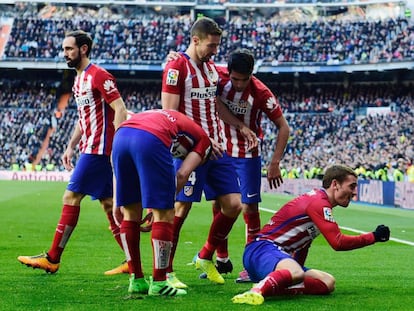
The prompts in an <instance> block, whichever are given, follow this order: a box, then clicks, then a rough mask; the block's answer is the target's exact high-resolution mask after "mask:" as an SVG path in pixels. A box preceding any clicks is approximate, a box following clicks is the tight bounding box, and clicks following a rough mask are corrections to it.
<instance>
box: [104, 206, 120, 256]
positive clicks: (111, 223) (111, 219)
mask: <svg viewBox="0 0 414 311" xmlns="http://www.w3.org/2000/svg"><path fill="white" fill-rule="evenodd" d="M106 217H107V218H108V221H109V227H110V228H111V231H112V235H113V236H114V238H115V240H116V242H117V243H118V245H119V246H120V247H121V249H124V248H123V246H122V241H121V237H120V235H119V234H120V232H121V230H120V229H119V227H118V225H117V224H116V223H115V220H114V215H113V214H112V212H108V213H106Z"/></svg>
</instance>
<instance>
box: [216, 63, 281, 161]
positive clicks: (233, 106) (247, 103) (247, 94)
mask: <svg viewBox="0 0 414 311" xmlns="http://www.w3.org/2000/svg"><path fill="white" fill-rule="evenodd" d="M217 70H218V72H219V76H220V81H219V86H218V94H219V96H220V99H221V101H222V102H223V103H224V104H225V105H226V106H227V108H228V109H229V110H230V111H231V112H232V113H233V114H234V115H235V116H236V117H237V118H238V119H239V120H241V121H242V122H243V123H244V124H245V125H246V126H248V127H249V128H250V129H251V130H252V131H253V132H255V133H256V136H257V137H258V138H259V139H260V140H261V139H263V130H262V127H261V120H262V113H265V114H266V115H267V116H268V118H269V119H270V120H271V121H273V122H275V120H276V119H278V118H279V117H281V116H282V109H281V107H280V105H279V101H278V99H277V98H276V97H275V96H274V95H273V93H272V92H271V91H270V90H269V88H268V87H267V86H266V85H264V84H263V83H262V82H261V81H260V80H259V79H257V78H256V77H255V76H252V78H251V80H250V83H249V84H248V86H247V87H246V88H245V89H244V91H243V92H236V91H235V89H234V88H233V87H232V84H231V80H230V77H229V74H228V71H227V69H226V68H222V67H217ZM222 123H223V128H224V133H225V134H224V141H225V143H226V149H227V154H228V155H230V156H232V157H236V158H252V157H257V156H259V155H260V147H259V148H255V149H253V150H251V151H248V150H247V145H248V142H247V141H246V140H245V138H244V136H243V135H242V134H241V133H240V131H239V130H238V129H237V128H235V127H234V126H232V125H229V124H227V123H224V122H222ZM259 146H260V144H259Z"/></svg>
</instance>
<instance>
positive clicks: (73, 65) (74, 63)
mask: <svg viewBox="0 0 414 311" xmlns="http://www.w3.org/2000/svg"><path fill="white" fill-rule="evenodd" d="M80 62H81V57H80V54H78V56H77V57H76V58H74V59H66V63H67V65H68V67H69V68H77V67H78V66H79V64H80Z"/></svg>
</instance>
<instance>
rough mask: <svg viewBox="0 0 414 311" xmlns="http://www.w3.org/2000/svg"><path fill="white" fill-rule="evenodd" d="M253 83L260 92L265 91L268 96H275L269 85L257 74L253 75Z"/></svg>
mask: <svg viewBox="0 0 414 311" xmlns="http://www.w3.org/2000/svg"><path fill="white" fill-rule="evenodd" d="M251 84H252V86H253V87H254V88H255V89H256V90H257V91H258V92H261V93H263V92H264V93H265V94H266V95H267V96H269V95H272V96H274V95H273V93H272V91H271V90H270V89H269V87H268V86H267V85H266V84H265V83H264V82H262V81H261V80H260V79H259V78H257V77H256V76H252V79H251Z"/></svg>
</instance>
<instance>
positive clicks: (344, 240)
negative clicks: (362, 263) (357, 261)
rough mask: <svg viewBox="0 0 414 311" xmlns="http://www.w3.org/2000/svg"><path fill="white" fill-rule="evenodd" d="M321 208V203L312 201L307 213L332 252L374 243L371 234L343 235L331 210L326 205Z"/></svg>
mask: <svg viewBox="0 0 414 311" xmlns="http://www.w3.org/2000/svg"><path fill="white" fill-rule="evenodd" d="M322 202H323V201H322ZM321 206H323V205H321V201H319V200H314V201H313V202H312V203H311V204H310V205H309V207H308V211H307V212H308V215H309V216H310V218H311V219H312V221H313V222H314V223H315V225H316V226H317V227H318V229H319V231H320V232H321V234H322V235H323V236H324V237H325V239H326V240H327V241H328V243H329V245H330V246H331V247H332V248H333V249H334V250H336V251H348V250H352V249H357V248H361V247H364V246H368V245H371V244H374V243H375V238H374V234H373V233H371V232H370V233H365V234H360V235H355V236H353V235H346V234H343V233H342V232H341V230H340V229H339V226H338V224H337V223H336V221H335V219H334V217H333V215H332V208H331V207H328V206H326V204H325V207H321Z"/></svg>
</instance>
